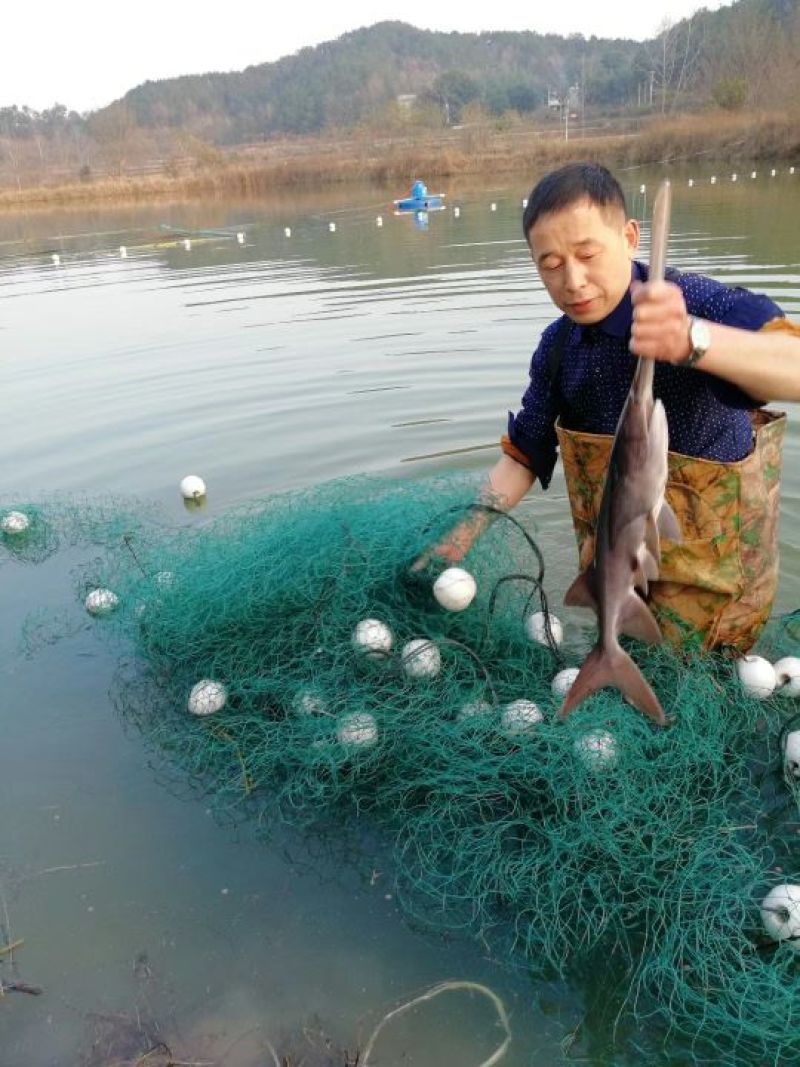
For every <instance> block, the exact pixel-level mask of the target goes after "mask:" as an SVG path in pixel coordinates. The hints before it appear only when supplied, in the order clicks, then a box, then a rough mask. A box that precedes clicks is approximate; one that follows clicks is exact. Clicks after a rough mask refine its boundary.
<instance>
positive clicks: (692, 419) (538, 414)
mask: <svg viewBox="0 0 800 1067" xmlns="http://www.w3.org/2000/svg"><path fill="white" fill-rule="evenodd" d="M631 273H632V277H633V278H636V279H638V280H640V281H646V280H647V267H646V266H645V265H644V264H643V263H638V262H636V263H634V264H633V266H632V272H631ZM667 278H668V280H669V281H672V282H674V283H675V284H676V285H678V286H679V287H680V288H681V290H682V292H683V296H684V299H685V301H686V307H687V309H688V311H689V314H690V315H696V316H698V317H699V318H702V319H707V320H708V321H709V322H719V323H723V324H724V325H726V326H735V327H738V328H739V329H744V330H760V329H761V327H762V326H763V325H764V324H765V323H767V322H769V321H770V320H771V319H775V318H779V317H783V312H782V311H781V309H780V308H779V307H778V305H777V304H775V303H773V302H772V301H771V300H770V299H769V298H768V297H766V296H763V295H760V294H757V293H751V292H750V291H749V290H747V289H739V288H734V287H732V286H728V285H723V284H722V283H721V282H716V281H713V280H712V279H711V278H706V277H704V276H702V275H700V274H682V273H679V272H678V271H672V270H670V271H668V272H667ZM632 317H633V306H632V304H631V296H630V292H627V293H626V294H625V296H624V297H623V298H622V300H621V301H620V303H619V304H618V305H617V307H616V308H615V309H614V311H612V312H611V314H610V315H609V316H608V317H607V318H605V319H603V321H602V322H599V323H597V324H596V325H593V326H579V325H577V324H575V323H572V325H571V328H570V331H569V335H568V337H567V342H566V345H565V347H564V351H563V355H562V359H561V366H560V370H559V374H558V383H557V386H556V388H553V385H552V383H551V381H550V367H549V359H550V357H551V352H552V349H553V346H554V344H555V340H556V335H557V334H558V331H559V328H560V327H561V325H562V323H563V322H564V321H565V320H566V318H567V317H566V316H562V318H560V319H557V320H556V321H555V322H553V323H551V325H550V326H548V327H547V329H546V330H545V331H544V333H543V334H542V337H541V340H540V342H539V346H538V348H537V349H536V351H535V352H534V354H533V358H532V360H531V366H530V384H529V386H528V388H527V390H526V391H525V394H524V396H523V397H522V407H521V409H520V410H519V411H518V412H517V413H516V415H515V414H514V413H513V412H509V415H508V436H509V438H510V440H511V443H512V444H513V445H514V446H515V447H516V448H517V449H519V450H520V451H521V452H522V453H523V454H524V455H525V456H527V457H528V459H529V460H530V465H531V469H532V470H533V471H534V472H535V474H536V476H537V478H538V479H539V480H540V481H541V483H542V487H543V488H544V489H546V488H547V487H548V485H549V484H550V479H551V477H552V474H553V468H554V467H555V463H556V456H557V448H558V443H557V438H556V432H555V422H556V419H557V418H559V417H560V419H561V425H562V426H564V427H565V428H566V429H571V430H579V431H583V432H585V433H605V434H613V433H614V431H615V430H616V428H617V422H618V421H619V416H620V414H621V412H622V405H623V404H624V403H625V398H626V397H627V395H628V390H629V389H630V386H631V381H632V380H633V372H634V369H635V367H636V362H637V359H636V356H634V355H632V353H631V352H630V351H629V349H628V342H629V340H630V332H631V322H632ZM653 392H654V394H655V395H656V396H657V397H660V398H661V400H662V401H663V403H664V408H665V410H666V413H667V425H668V427H669V447H670V451H671V452H680V453H682V454H683V455H687V456H697V457H701V458H703V459H713V460H718V461H721V462H723V463H733V462H736V461H737V460H740V459H744V457H745V456H747V455H748V454H749V453H750V451H751V449H752V446H753V430H752V424H751V421H750V414H749V412H750V410H751V409H752V408H755V407H758V406H759V405H758V403H757V402H756V401H754V400H753V398H752V397H750V396H748V395H747V394H746V393H744V392H742V390H741V389H739V388H738V387H737V386H735V385H732V384H731V383H730V382H726V381H723V379H721V378H717V377H715V376H714V375H713V374H704V373H703V372H702V371H700V370H697V369H692V368H688V367H675V366H673V365H672V364H670V363H656V367H655V375H654V381H653Z"/></svg>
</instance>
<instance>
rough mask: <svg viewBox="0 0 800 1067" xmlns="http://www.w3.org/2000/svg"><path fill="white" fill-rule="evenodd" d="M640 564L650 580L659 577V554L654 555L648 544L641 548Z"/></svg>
mask: <svg viewBox="0 0 800 1067" xmlns="http://www.w3.org/2000/svg"><path fill="white" fill-rule="evenodd" d="M639 564H640V566H641V568H642V570H643V571H644V573H645V574H646V575H647V578H648V580H649V581H651V582H654V581H656V579H657V578H658V556H654V555H653V553H652V552H651V551H650V549H649V548H648V547H647V545H646V544H644V545H642V547H641V548H640V549H639Z"/></svg>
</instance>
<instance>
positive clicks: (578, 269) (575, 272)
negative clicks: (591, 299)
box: [564, 260, 586, 293]
mask: <svg viewBox="0 0 800 1067" xmlns="http://www.w3.org/2000/svg"><path fill="white" fill-rule="evenodd" d="M564 284H565V286H566V288H567V289H568V290H569V291H570V292H571V293H574V292H579V291H580V290H581V289H582V288H583V287H584V285H585V284H586V272H585V271H584V269H583V266H582V265H581V264H580V263H579V262H578V261H577V260H567V262H566V263H565V264H564Z"/></svg>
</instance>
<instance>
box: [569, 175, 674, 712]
mask: <svg viewBox="0 0 800 1067" xmlns="http://www.w3.org/2000/svg"><path fill="white" fill-rule="evenodd" d="M670 195H671V194H670V186H669V182H664V183H663V184H662V185H661V188H660V189H659V192H658V195H657V197H656V201H655V205H654V208H653V221H652V242H651V256H650V272H649V278H650V280H651V281H655V280H662V279H663V277H664V265H665V259H666V245H667V235H668V231H669V210H670ZM653 371H654V362H653V360H650V359H639V361H638V363H637V366H636V371H635V373H634V376H633V382H632V384H631V388H630V391H629V393H628V396H627V399H626V400H625V404H624V406H623V408H622V414H621V415H620V418H619V422H618V423H617V429H616V432H615V434H614V440H613V443H612V446H611V455H610V458H609V465H608V471H607V473H606V480H605V483H604V486H603V495H602V497H601V501H600V510H599V513H598V518H597V529H596V531H595V552H594V559H593V560H592V562H591V564H590V565H589V567H587V569H586V570H585V571H583V572H582V573H581V574H579V575H578V577H577V578H576V579H575V581H574V582H573V583H572V585H571V586H570V588H569V589H568V590H567V593H566V595H565V597H564V603H565V604H570V605H579V606H581V607H591V608H593V609H594V611H595V612H596V613H597V622H598V630H599V637H598V641H597V644H596V645H595V647H594V648H593V649H592V651H591V652H590V653H589V655H588V656H587V658H586V660H585V661H584V663H583V665H582V667H581V669H580V671H579V672H578V676H577V678H576V679H575V681H574V683H573V685H572V687H571V688H570V690H569V692H568V693H567V696H566V698H565V700H564V702H563V704H562V705H561V708H560V709H559V712H558V716H559V718H560V719H565V718H566V717H567V716H568V715H569V714H570V712H572V711H574V709H575V708H576V707H577V706H578V705H579V704H581V703H582V702H583V701H584V700H586V698H587V697H589V696H591V694H592V693H596V692H597V691H598V690H599V689H603V688H605V687H606V686H611V687H613V688H615V689H619V690H620V691H621V692H622V693H623V695H624V697H625V699H626V700H627V701H628V702H629V703H630V704H632V705H633V706H634V707H636V708H638V709H639V711H641V712H643V713H644V714H645V715H647V716H648V718H650V719H652V721H653V722H655V723H658V724H659V725H661V726H663V725H664V724H665V723H666V716H665V714H664V709H663V708H662V706H661V703H660V701H659V700H658V697H657V696H656V695H655V693H654V692H653V690H652V689H651V688H650V686H649V685H648V683H647V681H646V680H645V677H644V675H643V674H642V673H641V671H640V670H639V668H638V667H637V666H636V664H635V663H634V661H633V660H632V659H631V657H630V656H629V655H628V654H627V652H625V650H624V649H623V648H622V646H621V645H620V643H619V640H618V638H619V635H620V634H627V635H629V636H630V637H634V638H637V639H638V640H640V641H644V642H646V643H647V644H651V645H654V644H659V643H660V642H661V641H662V640H663V637H662V634H661V631H660V630H659V627H658V623H657V622H656V620H655V618H654V616H653V614H652V612H651V611H650V609H649V607H648V606H647V604H646V603H645V601H644V599H643V597H645V596H647V592H648V588H649V583H650V582H652V581H654V580H655V579H657V578H658V574H659V563H660V560H661V536H662V535H663V536H664V537H670V538H672V539H673V540H679V539H680V533H679V528H678V524H677V521H676V519H675V516H674V514H673V512H672V509H671V508H670V506H669V504H668V503H667V502H666V500H665V499H664V493H665V490H666V485H667V448H668V444H669V435H668V431H667V416H666V413H665V411H664V405H663V404H662V403H661V401H660V400H656V399H654V397H653Z"/></svg>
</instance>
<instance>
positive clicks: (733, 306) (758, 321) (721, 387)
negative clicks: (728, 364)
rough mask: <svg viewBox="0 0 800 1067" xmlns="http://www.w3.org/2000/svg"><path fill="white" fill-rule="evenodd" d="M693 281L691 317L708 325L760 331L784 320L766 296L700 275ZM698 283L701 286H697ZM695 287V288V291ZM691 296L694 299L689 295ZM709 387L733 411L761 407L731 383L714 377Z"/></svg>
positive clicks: (776, 306)
mask: <svg viewBox="0 0 800 1067" xmlns="http://www.w3.org/2000/svg"><path fill="white" fill-rule="evenodd" d="M685 277H687V278H691V279H692V280H693V281H694V280H695V279H696V280H697V281H696V282H695V284H694V285H692V286H691V288H690V292H686V291H685V292H684V295H685V296H687V297H690V299H687V307H688V310H689V314H690V315H699V316H701V317H702V318H704V319H708V321H709V322H718V323H720V324H721V325H723V326H733V327H734V328H735V329H737V330H752V331H754V332H755V331H757V330H761V329H762V328H763V327H764V326H766V324H767V323H768V322H773V321H774V320H775V319H783V317H784V313H783V311H782V310H781V309H780V308H779V307H778V305H777V304H776V303H775V302H774V301H773V300H770V298H769V297H768V296H765V295H764V294H763V293H753V292H751V291H750V290H749V289H743V288H741V287H739V286H733V285H724V284H723V283H722V282H717V281H712V280H711V279H710V278H701V277H700V276H698V275H686V276H685ZM697 283H699V284H697ZM695 286H696V288H695ZM690 293H691V296H690ZM708 379H709V381H708V384H709V387H710V388H711V390H712V391H713V392H714V394H715V395H716V396H717V399H718V400H720V401H721V402H722V403H723V404H725V405H727V406H728V407H731V408H757V407H760V406H761V404H760V402H759V401H757V400H754V399H753V397H751V396H749V395H748V394H747V393H745V392H744V390H742V389H740V388H739V387H738V386H737V385H734V384H733V383H732V382H727V381H725V380H724V379H723V378H717V377H716V376H715V375H708Z"/></svg>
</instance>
